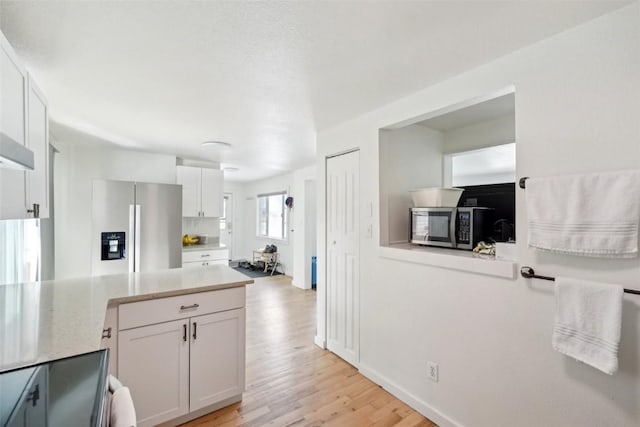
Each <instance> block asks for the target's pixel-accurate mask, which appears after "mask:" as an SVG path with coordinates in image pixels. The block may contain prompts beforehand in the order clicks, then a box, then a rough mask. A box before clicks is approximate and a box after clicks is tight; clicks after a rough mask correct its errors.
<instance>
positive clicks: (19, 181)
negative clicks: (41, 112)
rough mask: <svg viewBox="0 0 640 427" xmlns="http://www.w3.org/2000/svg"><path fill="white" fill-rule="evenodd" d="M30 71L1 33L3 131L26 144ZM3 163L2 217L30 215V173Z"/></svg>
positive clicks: (0, 124) (0, 120) (0, 183)
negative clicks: (27, 179)
mask: <svg viewBox="0 0 640 427" xmlns="http://www.w3.org/2000/svg"><path fill="white" fill-rule="evenodd" d="M26 93H27V71H26V70H25V69H24V68H23V67H22V65H21V63H20V61H19V60H18V57H17V56H16V54H15V52H14V51H13V49H12V48H11V45H9V42H8V41H7V39H5V38H4V36H3V35H2V34H0V132H2V133H4V134H5V135H7V136H8V137H9V138H11V139H13V140H14V141H15V142H17V143H19V144H21V145H26V142H27V138H26V135H27V128H26V124H27V120H26ZM1 166H2V165H0V195H2V197H0V219H12V218H26V217H27V206H28V200H27V183H26V178H27V174H26V172H25V171H24V170H16V169H8V168H2V167H1Z"/></svg>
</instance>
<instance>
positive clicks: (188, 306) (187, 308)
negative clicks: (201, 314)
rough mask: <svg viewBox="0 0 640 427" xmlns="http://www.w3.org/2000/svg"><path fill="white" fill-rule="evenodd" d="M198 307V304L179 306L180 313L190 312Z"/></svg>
mask: <svg viewBox="0 0 640 427" xmlns="http://www.w3.org/2000/svg"><path fill="white" fill-rule="evenodd" d="M198 307H200V304H191V305H181V306H180V311H182V310H190V309H192V308H198Z"/></svg>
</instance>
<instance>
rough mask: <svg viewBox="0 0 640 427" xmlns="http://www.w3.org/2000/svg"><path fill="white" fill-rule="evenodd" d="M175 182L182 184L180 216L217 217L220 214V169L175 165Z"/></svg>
mask: <svg viewBox="0 0 640 427" xmlns="http://www.w3.org/2000/svg"><path fill="white" fill-rule="evenodd" d="M177 182H178V184H181V185H182V216H185V217H201V218H202V217H205V218H219V217H220V216H221V215H222V186H223V173H222V171H221V170H219V169H207V168H197V167H192V166H177Z"/></svg>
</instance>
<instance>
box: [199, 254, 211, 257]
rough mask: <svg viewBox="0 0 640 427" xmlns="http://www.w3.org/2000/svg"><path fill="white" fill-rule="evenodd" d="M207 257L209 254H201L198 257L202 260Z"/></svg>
mask: <svg viewBox="0 0 640 427" xmlns="http://www.w3.org/2000/svg"><path fill="white" fill-rule="evenodd" d="M208 256H211V254H203V255H200V257H202V258H204V257H208Z"/></svg>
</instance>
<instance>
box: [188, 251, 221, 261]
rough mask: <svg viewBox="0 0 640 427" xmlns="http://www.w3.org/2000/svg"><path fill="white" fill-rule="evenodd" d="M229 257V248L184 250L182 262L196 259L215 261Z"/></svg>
mask: <svg viewBox="0 0 640 427" xmlns="http://www.w3.org/2000/svg"><path fill="white" fill-rule="evenodd" d="M219 259H224V260H228V259H229V251H228V250H227V249H219V250H215V249H214V250H210V251H187V252H182V262H195V261H214V260H219Z"/></svg>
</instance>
